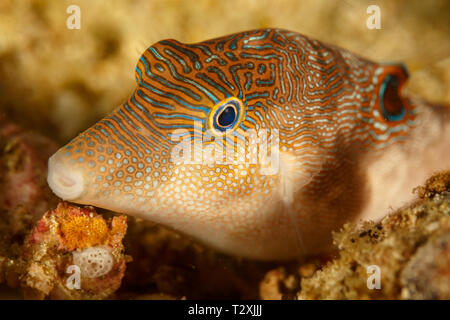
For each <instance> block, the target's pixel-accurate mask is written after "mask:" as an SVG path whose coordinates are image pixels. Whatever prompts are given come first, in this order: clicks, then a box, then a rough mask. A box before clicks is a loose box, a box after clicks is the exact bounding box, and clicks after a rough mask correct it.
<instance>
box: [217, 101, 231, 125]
mask: <svg viewBox="0 0 450 320" xmlns="http://www.w3.org/2000/svg"><path fill="white" fill-rule="evenodd" d="M235 119H236V108H235V107H234V106H231V105H229V106H226V107H225V108H224V109H223V111H222V112H221V113H220V114H219V116H218V117H217V123H218V124H219V126H221V127H228V126H230V125H231V124H233V122H234V120H235Z"/></svg>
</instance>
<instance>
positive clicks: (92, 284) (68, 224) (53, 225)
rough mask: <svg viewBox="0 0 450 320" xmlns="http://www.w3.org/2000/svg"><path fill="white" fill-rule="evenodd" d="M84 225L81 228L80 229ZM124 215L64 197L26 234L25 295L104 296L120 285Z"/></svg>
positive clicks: (24, 256) (59, 297)
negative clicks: (106, 215) (81, 205)
mask: <svg viewBox="0 0 450 320" xmlns="http://www.w3.org/2000/svg"><path fill="white" fill-rule="evenodd" d="M77 228H81V229H82V230H78V231H77ZM126 228H127V223H126V217H125V216H116V217H113V218H112V219H111V220H110V221H106V220H104V218H103V217H102V216H99V215H97V213H96V212H95V210H94V209H93V208H92V207H85V208H79V207H75V206H72V205H69V204H67V203H64V202H63V203H60V204H59V205H58V206H57V208H56V209H55V210H54V211H48V212H46V213H45V214H44V216H43V217H42V219H41V220H39V222H38V223H37V224H36V226H35V228H34V229H33V230H32V232H31V233H30V234H29V236H28V237H27V239H26V241H25V244H24V250H23V255H22V258H21V261H20V262H21V264H22V265H23V267H22V268H23V270H24V271H23V272H22V275H21V276H20V286H21V288H22V291H23V293H24V296H25V297H26V298H33V299H43V298H53V299H104V298H107V297H109V296H111V295H112V294H113V293H114V292H115V291H116V290H117V289H118V288H119V287H120V285H121V281H122V278H123V276H124V273H125V264H126V262H128V261H129V257H128V256H125V255H124V253H123V250H124V247H123V245H122V239H123V237H124V236H125V233H126Z"/></svg>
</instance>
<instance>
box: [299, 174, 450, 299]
mask: <svg viewBox="0 0 450 320" xmlns="http://www.w3.org/2000/svg"><path fill="white" fill-rule="evenodd" d="M449 178H450V171H447V172H442V173H438V174H436V175H434V176H433V177H431V178H430V179H429V180H428V181H427V183H426V185H425V186H423V187H420V188H419V189H416V190H418V191H419V194H420V195H421V196H422V197H423V198H422V199H419V200H417V201H416V202H415V203H413V204H412V205H411V206H409V207H407V208H404V209H400V210H398V211H397V212H395V213H393V214H390V215H388V216H387V217H385V218H384V219H383V220H382V221H381V222H379V223H374V222H365V223H364V224H363V226H362V228H357V226H355V225H351V224H347V225H345V226H344V227H343V229H342V230H341V231H340V232H339V233H336V234H335V235H334V239H335V243H336V245H337V247H338V249H339V257H338V258H336V259H334V260H333V261H331V262H329V263H328V264H327V265H326V266H324V267H323V268H322V269H321V270H318V271H317V272H316V273H315V274H314V275H313V277H311V278H304V279H302V281H301V290H300V291H299V293H298V297H299V298H300V299H449V297H450V277H449V270H450V237H449V234H450V188H449V186H448V181H449ZM442 186H446V187H445V188H444V187H442ZM370 266H377V267H378V268H379V270H380V276H381V278H380V289H377V288H373V289H369V286H368V285H367V283H368V278H369V276H370V274H371V272H370Z"/></svg>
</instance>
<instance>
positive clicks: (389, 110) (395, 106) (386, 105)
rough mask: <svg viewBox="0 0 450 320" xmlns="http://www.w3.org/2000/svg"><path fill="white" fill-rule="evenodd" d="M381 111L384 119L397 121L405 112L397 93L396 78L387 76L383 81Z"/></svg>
mask: <svg viewBox="0 0 450 320" xmlns="http://www.w3.org/2000/svg"><path fill="white" fill-rule="evenodd" d="M383 87H384V88H383V90H382V101H381V102H382V111H383V115H384V117H385V119H386V120H388V121H398V120H401V119H402V118H403V116H404V114H405V106H404V104H403V101H402V98H401V96H400V93H399V83H398V80H397V79H396V78H395V77H393V76H388V77H387V78H386V79H385V81H384V83H383Z"/></svg>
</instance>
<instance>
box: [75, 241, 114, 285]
mask: <svg viewBox="0 0 450 320" xmlns="http://www.w3.org/2000/svg"><path fill="white" fill-rule="evenodd" d="M73 263H74V264H75V265H77V266H78V267H80V269H81V275H84V276H86V277H88V278H98V277H101V276H104V275H105V274H108V272H109V271H111V269H112V267H113V263H114V260H113V257H112V256H111V250H110V249H109V248H108V247H90V248H87V249H84V250H82V251H79V252H74V253H73Z"/></svg>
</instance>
